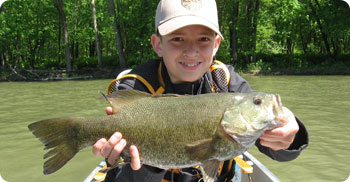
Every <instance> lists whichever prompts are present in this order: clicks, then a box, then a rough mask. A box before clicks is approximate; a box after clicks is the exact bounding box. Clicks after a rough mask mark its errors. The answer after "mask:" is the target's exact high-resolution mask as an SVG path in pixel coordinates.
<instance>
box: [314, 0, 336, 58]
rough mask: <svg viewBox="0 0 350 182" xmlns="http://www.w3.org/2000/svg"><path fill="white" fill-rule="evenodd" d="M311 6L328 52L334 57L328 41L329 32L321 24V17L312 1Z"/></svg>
mask: <svg viewBox="0 0 350 182" xmlns="http://www.w3.org/2000/svg"><path fill="white" fill-rule="evenodd" d="M315 2H316V4H318V1H317V0H315ZM309 6H310V8H311V11H312V14H313V15H314V17H315V18H316V22H317V26H318V28H319V29H320V32H321V35H322V39H323V42H324V44H325V46H326V52H327V54H328V55H329V56H330V57H333V56H332V53H331V49H330V46H329V42H328V36H327V34H326V33H325V31H324V29H323V26H322V24H321V20H320V17H319V16H318V15H317V12H316V9H315V7H314V5H313V4H312V2H311V1H309Z"/></svg>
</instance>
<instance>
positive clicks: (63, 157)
mask: <svg viewBox="0 0 350 182" xmlns="http://www.w3.org/2000/svg"><path fill="white" fill-rule="evenodd" d="M80 120H83V118H55V119H47V120H41V121H38V122H35V123H32V124H30V125H28V128H29V130H30V131H31V132H32V133H33V134H34V135H35V136H36V137H37V138H39V139H40V141H41V142H43V143H44V145H45V148H44V149H45V150H47V149H51V150H50V151H48V152H47V153H46V154H45V155H44V159H46V158H49V159H48V160H46V161H45V163H44V174H51V173H53V172H55V171H57V170H58V169H60V168H61V167H63V166H64V165H65V164H66V163H67V162H68V161H69V160H70V159H71V158H73V156H74V155H75V154H76V153H77V152H78V151H79V150H80V141H78V139H77V133H76V132H77V130H76V128H77V126H78V121H80Z"/></svg>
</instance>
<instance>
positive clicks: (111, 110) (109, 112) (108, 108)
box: [106, 107, 113, 115]
mask: <svg viewBox="0 0 350 182" xmlns="http://www.w3.org/2000/svg"><path fill="white" fill-rule="evenodd" d="M106 113H107V114H108V115H111V114H113V108H112V107H106Z"/></svg>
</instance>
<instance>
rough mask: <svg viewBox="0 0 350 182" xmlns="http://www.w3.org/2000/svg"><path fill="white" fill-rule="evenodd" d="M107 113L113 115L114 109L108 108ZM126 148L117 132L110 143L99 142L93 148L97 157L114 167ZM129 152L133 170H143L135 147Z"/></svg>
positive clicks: (102, 139)
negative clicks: (105, 159) (104, 159)
mask: <svg viewBox="0 0 350 182" xmlns="http://www.w3.org/2000/svg"><path fill="white" fill-rule="evenodd" d="M106 113H107V114H109V115H110V114H112V108H111V107H107V108H106ZM125 146H126V141H125V140H124V139H123V138H122V134H121V133H119V132H115V133H114V134H113V135H112V136H111V137H110V138H109V139H108V141H107V140H106V139H105V138H101V139H100V140H98V141H97V142H96V143H95V144H94V146H93V153H94V154H95V155H97V156H102V157H104V158H107V159H108V160H107V161H108V163H109V164H110V165H113V164H114V163H115V161H116V160H117V159H118V158H119V155H120V154H121V152H122V151H123V150H124V148H125ZM129 150H130V155H131V168H132V169H133V170H139V169H140V168H141V162H140V157H139V152H138V150H137V148H136V147H135V146H134V145H132V146H130V148H129Z"/></svg>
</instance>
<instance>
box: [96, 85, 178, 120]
mask: <svg viewBox="0 0 350 182" xmlns="http://www.w3.org/2000/svg"><path fill="white" fill-rule="evenodd" d="M102 95H103V96H104V97H105V99H106V100H107V101H108V103H109V104H110V105H111V107H112V108H113V114H115V113H117V112H118V111H119V110H120V109H121V108H123V107H125V106H127V105H130V104H134V103H135V102H136V101H138V100H140V99H144V98H159V97H178V96H180V95H176V94H160V95H152V94H149V93H146V92H142V91H138V90H119V91H117V92H113V93H111V94H109V95H104V94H102Z"/></svg>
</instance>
